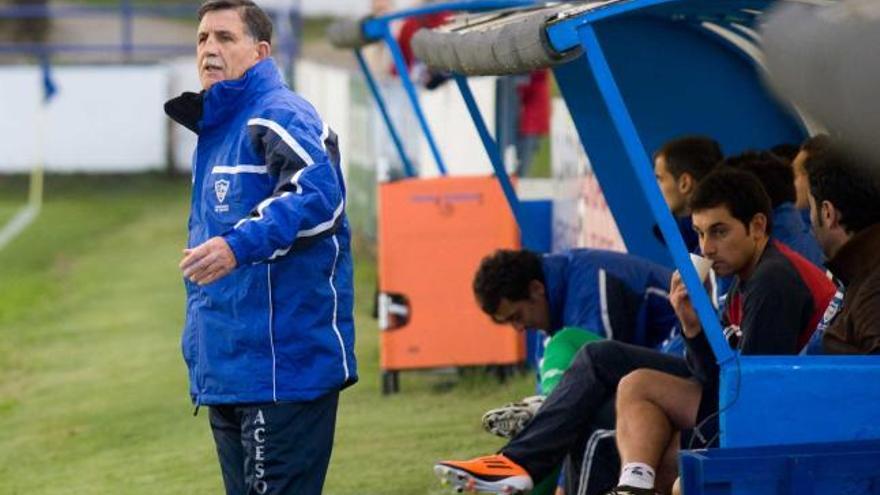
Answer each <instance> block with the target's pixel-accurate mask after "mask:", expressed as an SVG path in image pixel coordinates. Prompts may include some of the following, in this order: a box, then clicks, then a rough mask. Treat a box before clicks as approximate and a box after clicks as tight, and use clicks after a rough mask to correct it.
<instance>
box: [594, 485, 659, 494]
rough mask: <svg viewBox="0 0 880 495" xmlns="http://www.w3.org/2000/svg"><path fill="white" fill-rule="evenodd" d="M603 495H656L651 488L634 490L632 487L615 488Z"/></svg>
mask: <svg viewBox="0 0 880 495" xmlns="http://www.w3.org/2000/svg"><path fill="white" fill-rule="evenodd" d="M605 495H657V492H655V491H654V490H653V489H651V488H636V487H633V486H626V485H623V486H617V487H614V488H612V489H611V491H608V492H605Z"/></svg>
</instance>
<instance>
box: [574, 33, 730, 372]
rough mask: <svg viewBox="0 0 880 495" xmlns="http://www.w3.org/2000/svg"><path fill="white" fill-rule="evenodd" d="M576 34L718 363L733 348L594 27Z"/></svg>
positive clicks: (725, 360) (728, 359)
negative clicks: (677, 223)
mask: <svg viewBox="0 0 880 495" xmlns="http://www.w3.org/2000/svg"><path fill="white" fill-rule="evenodd" d="M578 35H579V36H580V40H581V44H582V45H583V47H584V53H585V54H586V57H587V61H588V63H589V64H590V67H591V69H592V76H593V77H594V78H595V80H596V84H597V85H598V87H599V91H600V92H601V93H602V96H603V99H604V102H605V105H606V107H607V108H608V113H609V115H610V116H611V119H612V121H613V122H614V127H615V129H616V130H617V133H618V135H619V136H620V140H621V143H622V144H623V147H624V149H625V151H626V155H627V157H628V158H629V163H630V166H631V167H633V170H634V172H635V175H636V177H637V179H638V182H639V185H640V186H641V188H642V192H643V193H644V195H645V197H646V198H647V199H648V204H649V205H650V207H651V211H652V212H653V214H654V219H655V220H657V224H658V225H659V227H660V231H661V232H662V233H663V237H664V238H665V239H666V242H667V243H668V246H669V249H670V252H671V254H672V258H673V260H674V261H675V265H676V266H677V267H678V270H679V272H680V273H681V275H682V278H683V280H684V283H685V286H686V287H687V289H688V293H689V294H690V298H691V301H692V302H693V304H694V309H696V311H697V315H698V316H699V318H700V323H701V324H702V326H703V332H705V334H706V337H707V338H708V340H709V344H710V345H711V346H712V350H713V351H714V352H715V358H716V360H717V361H718V363H719V364H723V363H725V362H727V361H730V360H732V359H733V358H734V355H733V351H732V350H731V349H730V346H729V345H728V343H727V341H726V340H725V338H724V334H723V332H722V331H721V325H720V324H719V322H718V318H717V315H716V313H715V311H714V310H713V308H712V304H711V302H710V301H709V296H708V295H707V294H706V291H705V290H704V289H703V285H702V284H701V283H700V280H699V278H698V276H697V271H696V269H695V268H694V267H693V264H691V261H690V257H689V256H688V251H687V248H686V247H685V245H684V241H683V240H682V238H681V234H680V233H679V231H678V226H677V225H676V223H675V220H674V219H673V218H672V213H670V211H669V208H668V206H667V205H666V203H665V202H664V201H663V197H662V195H661V194H660V191H659V188H658V186H657V183H656V180H655V179H654V176H653V174H652V173H651V170H652V167H651V162H650V160H649V158H648V156H647V155H646V154H645V148H644V146H642V143H641V139H640V138H639V134H638V131H637V130H636V127H635V124H634V123H633V121H632V117H631V116H630V114H629V111H628V109H627V107H626V103H625V102H624V101H623V96H622V95H621V94H620V89H619V88H618V87H617V83H616V81H615V80H614V75H613V74H612V73H611V67H610V66H609V65H608V61H607V60H606V59H605V54H604V52H603V51H602V47H601V45H600V44H599V39H598V37H597V36H596V32H595V31H594V30H593V26H592V25H590V24H584V25H582V26H579V27H578Z"/></svg>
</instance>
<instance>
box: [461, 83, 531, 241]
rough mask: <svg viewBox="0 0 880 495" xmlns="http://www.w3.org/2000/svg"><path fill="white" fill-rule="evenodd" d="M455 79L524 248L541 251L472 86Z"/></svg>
mask: <svg viewBox="0 0 880 495" xmlns="http://www.w3.org/2000/svg"><path fill="white" fill-rule="evenodd" d="M454 77H455V83H456V84H458V89H459V91H461V96H462V98H464V103H465V105H466V106H467V109H468V112H469V113H470V115H471V120H473V121H474V125H475V126H476V128H477V133H478V134H479V135H480V139H481V140H482V141H483V147H484V148H485V149H486V154H487V155H489V161H490V162H492V168H493V169H494V170H495V176H496V177H497V178H498V183H499V184H500V185H501V190H502V191H503V192H504V197H505V198H507V204H508V205H510V210H511V211H512V212H513V218H514V219H515V220H516V224H517V226H518V227H519V232H520V237H521V238H522V243H523V246H525V247H526V248H529V249H532V250H539V249H538V244H537V243H536V242H534V240H533V239H532V235H531V232H528V231H526V229H524V228H523V226H524V225H525V224H524V221H523V217H522V206H521V204H520V201H519V198H518V197H517V195H516V191H515V190H514V189H513V184H512V183H511V182H510V176H508V175H507V171H506V170H505V169H504V161H503V160H502V158H501V153H500V150H499V149H498V144H497V143H496V142H495V140H494V139H493V138H492V135H491V134H489V127H488V126H486V121H485V119H483V114H482V113H480V107H479V106H477V100H476V98H474V93H473V91H471V86H470V84H468V81H467V78H466V77H464V76H462V75H459V74H456V75H455V76H454Z"/></svg>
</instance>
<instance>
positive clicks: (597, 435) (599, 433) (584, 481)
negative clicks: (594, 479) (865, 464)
mask: <svg viewBox="0 0 880 495" xmlns="http://www.w3.org/2000/svg"><path fill="white" fill-rule="evenodd" d="M613 436H614V430H596V431H594V432H593V434H592V435H590V439H589V440H587V446H586V448H585V449H584V460H583V461H582V462H581V476H580V481H579V482H578V491H577V495H586V493H587V488H589V486H590V470H591V469H593V457H594V456H595V455H596V449H597V448H598V447H599V442H600V441H602V440H604V439H606V438H608V437H613Z"/></svg>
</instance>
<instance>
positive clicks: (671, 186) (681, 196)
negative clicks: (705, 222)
mask: <svg viewBox="0 0 880 495" xmlns="http://www.w3.org/2000/svg"><path fill="white" fill-rule="evenodd" d="M682 175H684V174H682ZM654 177H655V178H656V179H657V185H658V186H660V192H661V193H662V194H663V199H664V200H665V201H666V205H667V206H669V209H670V210H671V211H672V213H673V214H675V215H678V216H682V215H686V214H687V196H685V193H684V192H683V191H682V187H681V180H680V179H681V177H679V179H678V180H677V179H676V178H675V177H673V176H672V174H671V173H669V169H668V168H666V158H665V157H664V156H663V155H660V156H658V157H657V158H656V159H655V160H654Z"/></svg>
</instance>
